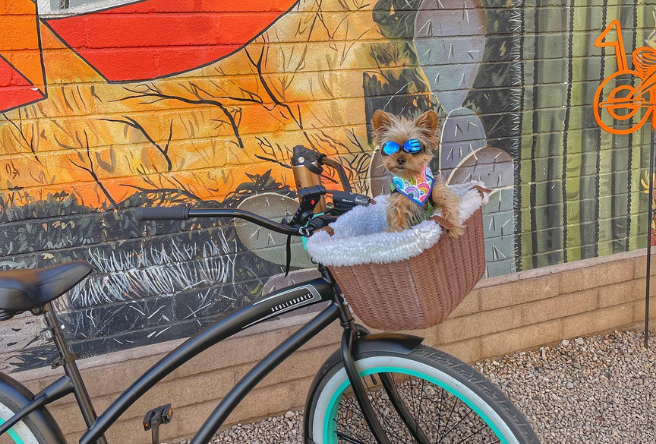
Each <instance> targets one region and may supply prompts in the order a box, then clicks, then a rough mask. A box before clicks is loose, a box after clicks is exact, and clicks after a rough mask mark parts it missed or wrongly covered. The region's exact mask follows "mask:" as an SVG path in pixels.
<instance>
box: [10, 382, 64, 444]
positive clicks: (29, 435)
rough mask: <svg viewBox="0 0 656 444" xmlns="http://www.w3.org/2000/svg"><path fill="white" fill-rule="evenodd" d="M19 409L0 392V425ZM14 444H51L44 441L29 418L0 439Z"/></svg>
mask: <svg viewBox="0 0 656 444" xmlns="http://www.w3.org/2000/svg"><path fill="white" fill-rule="evenodd" d="M18 410H20V408H19V407H18V406H17V405H16V404H14V402H13V401H12V400H11V399H9V398H8V397H7V396H5V394H4V393H1V392H0V424H2V423H4V422H5V421H6V420H7V419H9V418H10V417H11V416H13V415H14V413H15V412H17V411H18ZM7 439H9V441H8V442H10V443H14V444H52V443H49V442H47V441H46V439H45V438H44V436H43V433H41V431H40V430H39V428H38V427H37V426H36V424H34V422H32V421H31V420H30V418H29V416H28V417H27V418H25V419H24V420H22V421H21V422H19V423H18V424H16V425H15V426H14V427H12V428H11V429H9V431H8V432H7V433H5V434H4V435H3V436H2V437H1V438H0V442H2V443H4V442H7Z"/></svg>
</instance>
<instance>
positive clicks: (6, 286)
mask: <svg viewBox="0 0 656 444" xmlns="http://www.w3.org/2000/svg"><path fill="white" fill-rule="evenodd" d="M91 270H92V268H91V265H89V264H88V263H87V262H85V261H72V262H67V263H65V264H60V265H53V266H52V267H47V268H34V269H21V270H7V271H0V321H4V320H6V319H10V318H12V317H13V316H14V315H16V314H18V313H22V312H24V311H27V310H32V309H34V308H37V307H42V306H43V305H45V304H47V303H48V302H50V301H52V300H54V299H56V298H58V297H59V296H61V295H62V294H64V293H66V292H67V291H68V290H70V289H71V288H73V287H74V286H75V285H76V284H77V283H78V282H80V281H81V280H82V279H84V278H85V277H86V276H87V275H88V274H89V273H91Z"/></svg>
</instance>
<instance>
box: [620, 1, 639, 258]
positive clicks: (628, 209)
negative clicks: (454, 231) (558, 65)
mask: <svg viewBox="0 0 656 444" xmlns="http://www.w3.org/2000/svg"><path fill="white" fill-rule="evenodd" d="M637 47H638V0H634V1H633V48H637ZM631 86H632V87H635V77H633V76H631ZM629 125H631V126H633V118H631V119H630V120H629ZM638 140H640V139H638ZM638 165H639V163H638ZM628 170H629V175H628V177H627V180H626V181H627V197H626V240H625V242H624V249H625V251H630V250H629V248H630V245H629V239H630V237H631V204H632V202H631V182H632V177H631V175H632V174H631V171H632V170H633V133H629V161H628Z"/></svg>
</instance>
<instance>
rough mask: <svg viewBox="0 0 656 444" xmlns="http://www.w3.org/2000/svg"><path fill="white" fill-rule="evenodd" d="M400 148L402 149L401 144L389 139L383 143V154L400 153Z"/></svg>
mask: <svg viewBox="0 0 656 444" xmlns="http://www.w3.org/2000/svg"><path fill="white" fill-rule="evenodd" d="M400 149H401V145H399V144H398V143H396V142H394V141H393V140H388V141H387V142H385V144H384V145H383V149H382V154H383V155H384V156H391V155H392V154H396V153H398V152H399V150H400Z"/></svg>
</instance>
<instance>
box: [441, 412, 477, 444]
mask: <svg viewBox="0 0 656 444" xmlns="http://www.w3.org/2000/svg"><path fill="white" fill-rule="evenodd" d="M471 412H472V409H469V411H468V412H467V414H466V415H465V416H463V417H462V418H460V421H458V422H457V423H456V424H455V425H454V426H453V427H451V428H450V429H449V430H447V431H446V432H445V433H444V436H443V437H442V439H440V441H439V442H442V441H444V438H446V437H447V436H449V433H451V432H452V431H453V430H455V428H456V427H458V425H459V424H460V423H461V422H463V421H464V420H465V418H467V417H468V416H469V414H470V413H471ZM477 433H478V432H477Z"/></svg>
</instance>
